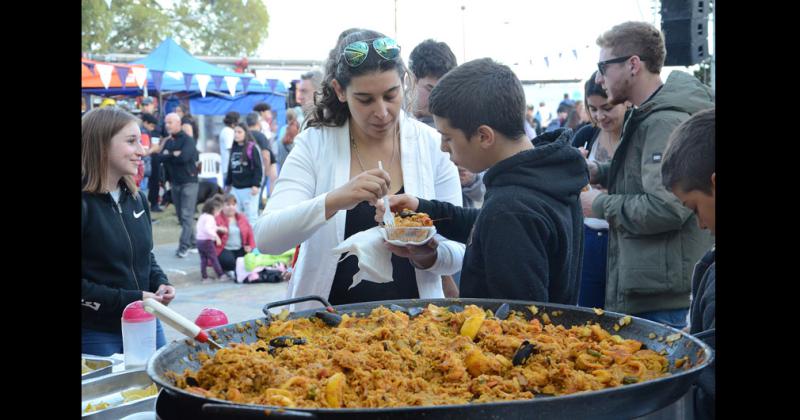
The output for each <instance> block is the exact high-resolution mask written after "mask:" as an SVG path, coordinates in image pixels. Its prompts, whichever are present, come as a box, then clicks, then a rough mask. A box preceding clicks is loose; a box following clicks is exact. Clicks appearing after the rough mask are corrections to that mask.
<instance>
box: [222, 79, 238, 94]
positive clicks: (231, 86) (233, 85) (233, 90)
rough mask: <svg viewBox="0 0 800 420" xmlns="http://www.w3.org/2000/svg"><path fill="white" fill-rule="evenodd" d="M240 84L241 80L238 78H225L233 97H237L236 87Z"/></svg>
mask: <svg viewBox="0 0 800 420" xmlns="http://www.w3.org/2000/svg"><path fill="white" fill-rule="evenodd" d="M238 83H239V78H238V77H236V76H225V84H226V85H228V92H230V93H231V96H236V85H237V84H238Z"/></svg>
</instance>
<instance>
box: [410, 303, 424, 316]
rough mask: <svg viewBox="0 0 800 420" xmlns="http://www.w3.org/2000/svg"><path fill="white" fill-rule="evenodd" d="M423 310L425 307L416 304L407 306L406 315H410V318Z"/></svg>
mask: <svg viewBox="0 0 800 420" xmlns="http://www.w3.org/2000/svg"><path fill="white" fill-rule="evenodd" d="M423 311H425V309H422V308H418V307H416V306H415V307H411V308H408V316H410V317H411V318H414V317H415V316H417V315H419V314H421V313H422V312H423Z"/></svg>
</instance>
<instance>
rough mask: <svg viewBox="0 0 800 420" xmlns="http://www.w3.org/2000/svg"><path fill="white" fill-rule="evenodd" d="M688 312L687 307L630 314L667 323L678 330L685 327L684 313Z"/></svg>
mask: <svg viewBox="0 0 800 420" xmlns="http://www.w3.org/2000/svg"><path fill="white" fill-rule="evenodd" d="M688 313H689V308H686V309H667V310H663V311H651V312H640V313H638V314H632V315H634V316H638V317H639V318H644V319H649V320H650V321H655V322H660V323H662V324H667V325H669V326H670V327H672V328H677V329H679V330H680V329H682V328H684V327H686V314H688Z"/></svg>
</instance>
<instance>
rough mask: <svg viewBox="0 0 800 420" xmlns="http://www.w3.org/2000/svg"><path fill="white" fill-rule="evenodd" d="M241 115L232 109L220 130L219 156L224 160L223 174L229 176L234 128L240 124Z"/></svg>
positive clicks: (226, 115)
mask: <svg viewBox="0 0 800 420" xmlns="http://www.w3.org/2000/svg"><path fill="white" fill-rule="evenodd" d="M239 118H240V115H239V113H238V112H236V111H231V112H228V113H227V114H225V118H224V119H223V120H222V123H223V124H225V127H222V130H221V131H220V132H219V156H220V161H221V162H222V165H221V166H222V176H223V177H226V176H228V162H230V160H231V158H230V156H231V148H232V147H233V137H234V135H233V128H234V127H236V125H237V124H239Z"/></svg>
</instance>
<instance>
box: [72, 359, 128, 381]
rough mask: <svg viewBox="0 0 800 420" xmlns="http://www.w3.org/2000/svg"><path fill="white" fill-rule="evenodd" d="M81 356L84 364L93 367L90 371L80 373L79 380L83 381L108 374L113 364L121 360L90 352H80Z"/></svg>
mask: <svg viewBox="0 0 800 420" xmlns="http://www.w3.org/2000/svg"><path fill="white" fill-rule="evenodd" d="M81 358H82V359H85V360H86V364H87V365H88V366H89V367H90V368H92V369H94V370H93V371H91V372H86V373H84V374H82V375H81V380H82V381H85V380H87V379H91V378H97V377H100V376H105V375H108V374H109V373H111V372H112V370H113V369H114V366H116V365H118V364H120V363H122V361H121V360H118V359H112V358H110V357H102V356H94V355H91V354H81Z"/></svg>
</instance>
